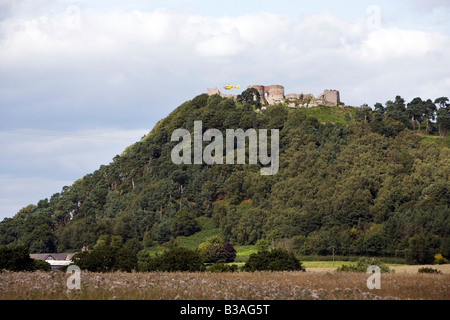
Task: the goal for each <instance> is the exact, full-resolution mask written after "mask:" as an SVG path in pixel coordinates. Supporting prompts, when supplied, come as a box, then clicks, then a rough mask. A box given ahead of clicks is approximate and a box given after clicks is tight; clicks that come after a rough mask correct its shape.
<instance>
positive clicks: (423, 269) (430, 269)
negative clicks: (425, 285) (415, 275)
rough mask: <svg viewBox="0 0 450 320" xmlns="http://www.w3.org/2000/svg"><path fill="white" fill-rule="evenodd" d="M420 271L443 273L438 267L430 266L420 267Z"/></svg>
mask: <svg viewBox="0 0 450 320" xmlns="http://www.w3.org/2000/svg"><path fill="white" fill-rule="evenodd" d="M418 272H419V273H435V274H440V273H442V272H441V271H439V270H437V269H433V268H430V267H422V268H419V270H418Z"/></svg>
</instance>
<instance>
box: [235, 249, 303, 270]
mask: <svg viewBox="0 0 450 320" xmlns="http://www.w3.org/2000/svg"><path fill="white" fill-rule="evenodd" d="M242 270H244V271H263V270H267V271H285V270H286V271H305V268H304V267H303V266H302V263H301V262H300V260H298V259H297V258H296V257H295V255H294V254H293V253H292V252H289V251H287V250H284V249H272V250H262V251H258V252H257V253H253V254H251V255H250V257H249V259H248V261H247V262H246V263H245V265H244V267H243V268H242Z"/></svg>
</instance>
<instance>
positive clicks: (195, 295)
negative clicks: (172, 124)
mask: <svg viewBox="0 0 450 320" xmlns="http://www.w3.org/2000/svg"><path fill="white" fill-rule="evenodd" d="M405 267H406V266H401V267H398V270H396V271H395V272H393V273H387V274H385V273H382V274H381V278H380V284H381V288H380V289H372V290H371V289H368V288H367V285H366V281H367V278H368V274H365V273H352V272H335V271H327V270H329V269H330V268H320V267H318V268H317V267H314V268H307V271H306V272H254V273H248V272H234V273H211V272H199V273H187V272H173V273H166V272H149V273H123V272H114V273H92V272H85V271H81V273H80V289H71V290H69V289H68V287H67V280H68V279H69V274H66V273H64V272H61V271H52V272H40V271H36V272H2V273H0V300H22V299H33V300H37V299H46V300H48V299H50V300H53V299H54V300H79V299H83V300H86V299H88V300H91V299H92V300H105V299H106V300H110V299H117V300H121V299H131V300H136V299H150V300H156V299H164V300H176V299H183V300H237V299H245V300H253V299H256V300H379V299H400V300H404V299H424V300H450V274H449V273H450V268H449V266H448V265H446V266H443V267H442V271H441V272H442V274H421V273H417V266H414V267H413V268H412V267H411V268H409V266H408V267H407V268H406V269H405ZM401 268H403V269H401ZM393 269H394V270H395V268H393ZM312 270H313V271H312Z"/></svg>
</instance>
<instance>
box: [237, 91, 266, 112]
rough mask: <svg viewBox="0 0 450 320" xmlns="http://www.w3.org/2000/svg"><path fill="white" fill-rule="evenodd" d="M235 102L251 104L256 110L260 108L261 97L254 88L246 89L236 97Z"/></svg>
mask: <svg viewBox="0 0 450 320" xmlns="http://www.w3.org/2000/svg"><path fill="white" fill-rule="evenodd" d="M236 101H237V102H239V103H242V104H253V105H255V107H256V108H258V109H259V108H261V96H260V94H259V92H258V90H256V89H255V88H248V89H247V90H245V91H243V92H242V93H241V94H240V95H238V96H237V99H236Z"/></svg>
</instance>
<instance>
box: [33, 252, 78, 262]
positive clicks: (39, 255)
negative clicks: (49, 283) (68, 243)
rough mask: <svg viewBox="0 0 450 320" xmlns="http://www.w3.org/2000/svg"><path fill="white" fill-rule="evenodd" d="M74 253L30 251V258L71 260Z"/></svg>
mask: <svg viewBox="0 0 450 320" xmlns="http://www.w3.org/2000/svg"><path fill="white" fill-rule="evenodd" d="M74 254H75V253H32V254H30V258H32V259H36V260H45V261H51V260H56V261H71V260H72V257H73V256H74Z"/></svg>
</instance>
